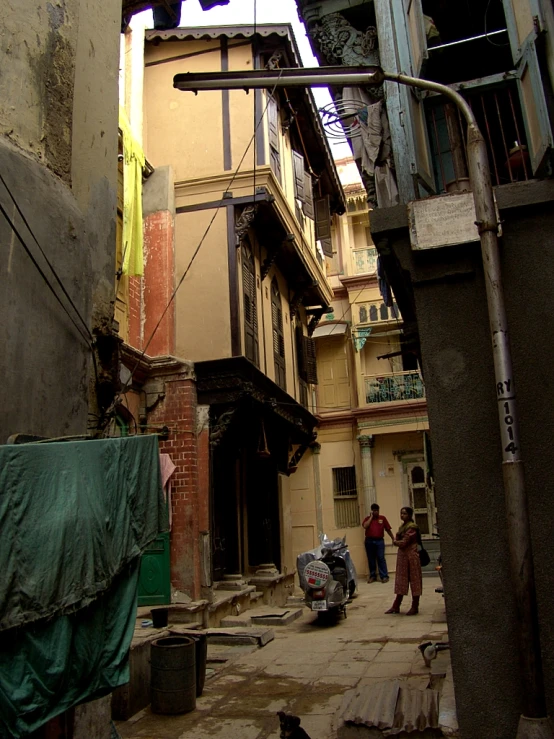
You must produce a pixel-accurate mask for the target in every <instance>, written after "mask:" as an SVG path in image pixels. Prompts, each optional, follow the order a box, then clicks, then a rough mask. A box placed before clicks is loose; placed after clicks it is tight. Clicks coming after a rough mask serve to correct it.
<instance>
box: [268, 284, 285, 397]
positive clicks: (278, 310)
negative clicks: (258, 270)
mask: <svg viewBox="0 0 554 739" xmlns="http://www.w3.org/2000/svg"><path fill="white" fill-rule="evenodd" d="M271 324H272V332H273V360H274V364H275V382H276V383H277V385H279V387H281V388H283V390H286V364H285V336H284V332H283V309H282V306H281V293H280V292H279V285H278V283H277V280H276V279H275V278H273V281H272V283H271Z"/></svg>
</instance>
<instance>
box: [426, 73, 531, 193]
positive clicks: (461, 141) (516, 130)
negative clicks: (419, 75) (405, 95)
mask: <svg viewBox="0 0 554 739" xmlns="http://www.w3.org/2000/svg"><path fill="white" fill-rule="evenodd" d="M460 92H461V93H462V94H463V96H464V97H465V98H466V100H467V101H468V103H469V106H470V107H471V109H472V111H473V113H474V115H475V117H476V119H477V123H478V124H479V128H480V130H481V132H482V134H483V136H484V137H485V141H486V144H487V150H488V154H489V164H490V169H491V178H492V184H493V185H505V184H508V183H511V182H520V181H522V180H529V179H531V178H532V176H533V174H532V171H531V166H530V161H529V153H528V150H527V141H526V136H525V127H524V124H523V117H522V115H521V107H520V102H519V96H518V92H517V88H516V86H515V83H514V82H511V81H508V82H506V83H505V84H504V85H502V86H498V87H492V88H489V89H486V90H483V89H479V88H477V89H475V88H472V89H470V90H460ZM427 123H428V132H429V141H430V144H431V151H432V156H433V167H434V174H435V181H436V185H437V191H438V192H450V191H452V190H461V189H465V187H467V188H468V186H469V179H467V178H468V174H467V134H466V126H465V123H464V122H463V121H462V117H461V113H460V111H459V109H458V108H456V107H455V106H454V105H452V104H451V103H435V102H434V99H433V98H431V99H430V100H429V101H428V103H427Z"/></svg>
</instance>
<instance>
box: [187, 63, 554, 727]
mask: <svg viewBox="0 0 554 739" xmlns="http://www.w3.org/2000/svg"><path fill="white" fill-rule="evenodd" d="M384 80H388V81H390V82H397V83H398V84H400V85H407V86H408V87H416V88H419V89H421V90H429V91H432V92H437V93H439V94H441V95H444V96H445V97H446V98H447V99H449V100H451V101H452V102H453V103H454V104H455V105H456V106H457V107H458V109H459V110H460V112H461V113H462V115H463V116H464V118H465V120H466V123H467V127H468V134H467V158H468V165H469V178H470V183H471V189H472V192H473V200H474V203H475V213H476V216H477V220H476V225H477V227H478V230H479V236H480V240H481V253H482V257H483V271H484V273H485V284H486V292H487V305H488V314H489V325H490V331H491V340H492V352H493V360H494V374H495V394H496V399H497V403H498V419H499V425H500V441H501V444H502V475H503V480H504V494H505V501H506V514H507V526H508V542H509V548H510V565H511V576H512V577H511V581H512V583H513V587H514V593H515V598H516V604H517V612H518V621H519V623H518V626H519V632H520V642H519V646H520V662H521V676H522V688H523V691H522V708H523V714H522V716H521V717H520V720H519V726H518V730H517V735H516V739H554V727H553V726H552V722H551V721H550V718H549V717H548V716H547V714H546V701H545V694H544V684H543V675H542V663H541V651H540V639H539V627H538V617H537V602H536V592H535V575H534V567H533V555H532V550H531V532H530V528H529V514H528V509H527V496H526V492H525V478H524V472H523V460H522V459H521V455H520V446H519V431H518V422H517V407H516V394H515V385H514V377H513V369H512V357H511V351H510V342H509V339H508V321H507V317H506V308H505V302H504V291H503V287H502V276H501V270H500V253H499V248H498V220H497V217H496V210H495V206H494V197H493V189H492V184H491V177H490V168H489V161H488V156H487V147H486V144H485V140H484V138H483V136H482V134H481V132H480V130H479V127H478V125H477V121H476V119H475V116H474V115H473V112H472V110H471V108H470V107H469V105H468V104H467V102H466V101H465V100H464V98H463V97H462V96H461V95H460V94H459V93H457V92H455V91H454V90H452V89H450V88H449V87H447V86H446V85H441V84H438V83H436V82H430V81H429V80H423V79H418V78H416V77H408V76H406V75H403V74H391V73H389V72H385V71H383V70H382V69H380V68H379V67H350V68H349V67H318V68H315V69H280V70H271V71H268V70H259V71H257V70H254V71H253V70H249V71H244V72H220V73H209V72H208V73H205V72H202V73H198V74H195V73H188V74H178V75H176V76H175V78H174V82H173V84H174V87H176V88H177V89H179V90H183V91H190V92H195V93H197V92H198V91H200V90H231V89H239V90H246V91H247V90H249V89H254V88H258V89H263V88H265V89H271V90H272V89H274V88H276V87H327V86H329V85H336V86H347V85H348V86H351V85H362V86H363V85H376V84H380V83H381V82H383V81H384Z"/></svg>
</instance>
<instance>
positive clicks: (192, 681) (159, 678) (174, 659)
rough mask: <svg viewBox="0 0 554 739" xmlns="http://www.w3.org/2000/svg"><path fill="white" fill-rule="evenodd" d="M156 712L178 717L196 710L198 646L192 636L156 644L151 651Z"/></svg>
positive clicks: (171, 638) (151, 685) (151, 680)
mask: <svg viewBox="0 0 554 739" xmlns="http://www.w3.org/2000/svg"><path fill="white" fill-rule="evenodd" d="M150 666H151V677H150V689H151V699H152V712H153V713H164V714H175V713H187V712H188V711H194V709H195V708H196V643H195V641H194V639H190V638H189V637H188V636H167V637H164V638H163V639H156V641H154V642H152V647H151V652H150Z"/></svg>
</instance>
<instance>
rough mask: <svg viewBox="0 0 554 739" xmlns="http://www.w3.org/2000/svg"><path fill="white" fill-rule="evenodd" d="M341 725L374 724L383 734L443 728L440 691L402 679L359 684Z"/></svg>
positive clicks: (347, 706)
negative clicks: (360, 685)
mask: <svg viewBox="0 0 554 739" xmlns="http://www.w3.org/2000/svg"><path fill="white" fill-rule="evenodd" d="M337 721H338V727H339V728H340V726H341V725H342V724H354V725H361V726H367V727H369V728H371V727H374V728H376V729H379V730H380V731H382V732H383V736H394V735H395V734H400V733H401V732H403V731H404V732H407V733H411V732H414V731H415V732H422V731H425V730H426V729H438V728H439V694H438V691H436V690H414V689H413V688H410V687H408V686H407V685H406V684H405V683H403V682H402V681H400V680H387V681H384V682H381V683H375V685H370V686H367V687H364V688H359V689H358V690H357V691H356V692H355V693H354V694H353V695H352V697H351V698H350V700H349V701H348V703H347V704H346V706H345V707H344V708H343V709H342V711H341V713H340V715H339V716H338V719H337Z"/></svg>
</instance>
